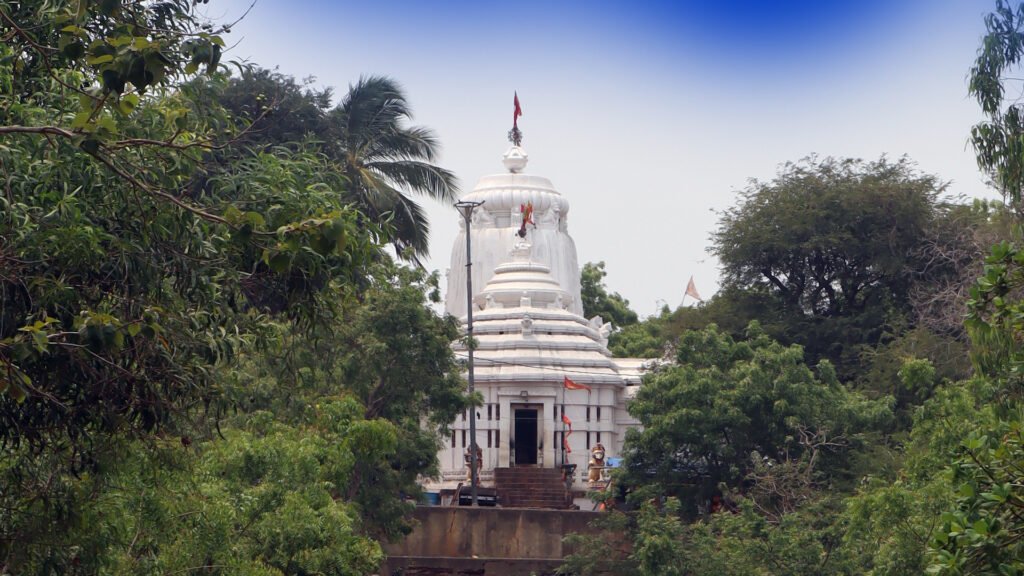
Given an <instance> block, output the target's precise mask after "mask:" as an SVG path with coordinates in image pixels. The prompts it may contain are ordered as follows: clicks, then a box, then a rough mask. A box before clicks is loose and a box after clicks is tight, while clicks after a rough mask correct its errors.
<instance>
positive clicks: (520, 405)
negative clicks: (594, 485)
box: [427, 146, 645, 491]
mask: <svg viewBox="0 0 1024 576" xmlns="http://www.w3.org/2000/svg"><path fill="white" fill-rule="evenodd" d="M504 164H505V168H506V170H507V171H506V172H504V173H501V174H494V175H491V176H484V177H483V178H481V179H480V180H479V182H478V183H477V185H476V187H475V188H474V190H473V191H472V192H471V193H470V194H467V195H466V196H465V197H464V198H463V200H465V201H474V202H483V204H482V205H481V206H479V207H478V208H476V210H475V211H474V214H473V218H472V222H471V226H470V228H471V234H472V237H471V241H472V252H471V253H472V256H473V266H472V274H473V292H474V294H473V304H474V312H473V331H474V336H475V338H476V341H477V343H478V345H477V348H476V350H475V366H476V369H475V371H474V373H475V381H476V390H477V391H478V392H479V393H480V394H481V395H482V396H483V399H484V405H483V406H481V407H479V408H477V410H476V412H477V420H476V429H477V432H476V438H477V445H478V446H479V447H480V449H481V451H482V454H483V458H482V467H481V468H482V470H481V473H480V485H481V486H484V487H488V486H492V485H493V481H494V470H495V469H496V468H512V467H540V468H558V469H561V468H562V464H563V458H564V463H568V464H576V465H577V467H578V468H577V470H578V472H577V474H576V480H575V484H574V485H573V489H574V490H579V491H583V490H586V489H587V481H586V477H587V465H588V460H589V458H590V450H591V448H592V447H593V446H595V445H597V444H599V443H600V444H602V445H603V446H604V447H605V449H606V452H607V454H608V456H611V457H616V456H619V454H620V453H621V450H622V443H623V440H624V437H625V431H626V429H627V428H629V427H632V426H636V421H635V420H633V419H632V418H631V417H630V416H629V414H628V413H627V412H626V409H625V405H626V401H627V399H628V398H630V397H632V395H633V394H634V393H635V391H636V390H637V387H638V386H639V384H640V372H641V370H642V367H643V366H644V363H645V360H642V359H622V358H612V355H611V353H610V352H609V351H608V348H607V344H608V336H609V332H610V329H611V327H610V325H608V324H605V323H604V322H603V321H602V320H601V319H600V318H599V317H598V318H594V319H590V320H588V319H586V318H584V317H583V316H582V313H583V309H582V305H581V299H580V269H579V263H578V261H577V258H576V245H575V243H574V242H573V240H572V237H570V236H569V231H568V226H567V221H568V220H567V219H568V215H569V202H568V201H567V200H566V199H565V198H564V197H563V196H562V195H561V194H559V193H558V191H556V190H555V188H554V186H553V185H552V184H551V181H550V180H548V179H547V178H544V177H541V176H532V175H528V174H524V173H523V170H524V169H525V168H526V164H527V155H526V152H525V151H524V150H523V149H522V148H521V147H519V146H513V147H512V148H511V149H509V151H508V152H507V153H506V154H505V158H504ZM527 203H532V206H533V210H534V212H533V221H534V222H535V224H534V225H528V226H527V227H526V236H525V238H520V237H519V235H518V234H517V231H518V230H519V229H520V226H521V223H522V213H521V207H522V206H523V205H526V204H527ZM461 225H462V231H461V232H460V233H459V235H458V237H457V238H456V240H455V244H454V246H453V249H452V258H451V268H450V270H449V273H448V291H447V303H446V307H447V311H448V312H449V313H451V314H453V315H456V316H458V317H460V318H461V319H462V322H463V326H465V323H466V319H467V318H466V305H467V298H466V262H465V255H466V237H465V234H466V229H465V224H464V222H463V223H461ZM454 348H455V353H456V355H457V356H459V357H460V358H465V357H466V355H467V350H466V347H465V343H463V342H457V343H455V344H454ZM566 377H568V378H570V379H571V380H572V381H573V382H575V383H578V384H582V385H586V386H589V387H590V391H587V390H570V389H566V388H565V387H564V385H563V384H564V381H565V378H566ZM563 406H564V411H565V415H566V416H567V417H568V418H569V420H570V421H571V426H572V432H571V434H569V435H568V439H567V444H568V447H569V448H570V451H568V452H566V451H564V450H563V449H562V446H563V441H562V438H563V434H567V433H568V426H566V425H565V424H564V423H563V419H562V407H563ZM468 436H469V419H468V413H464V414H463V415H462V416H461V417H459V418H458V419H457V420H456V422H455V424H454V425H453V427H452V433H451V437H450V438H448V439H447V441H446V442H445V446H444V448H443V449H442V451H441V453H440V454H439V459H440V464H441V469H442V476H441V479H440V482H436V481H435V482H431V483H429V484H428V486H427V487H428V489H430V490H438V489H440V490H445V489H449V490H450V489H453V488H455V486H456V485H457V484H458V483H460V482H465V480H466V476H467V468H466V465H465V462H464V456H465V455H466V453H467V449H468V447H469V446H470V439H469V438H468Z"/></svg>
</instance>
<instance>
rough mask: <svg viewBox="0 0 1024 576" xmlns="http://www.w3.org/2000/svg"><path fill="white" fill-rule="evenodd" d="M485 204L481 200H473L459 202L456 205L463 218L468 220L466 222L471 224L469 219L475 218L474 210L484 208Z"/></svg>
mask: <svg viewBox="0 0 1024 576" xmlns="http://www.w3.org/2000/svg"><path fill="white" fill-rule="evenodd" d="M483 203H484V201H483V200H480V201H479V202H474V201H472V200H459V201H458V202H456V203H455V208H456V209H458V211H459V213H460V214H462V217H463V218H465V219H466V222H469V219H470V218H471V217H472V216H473V210H476V209H477V207H479V206H482V205H483Z"/></svg>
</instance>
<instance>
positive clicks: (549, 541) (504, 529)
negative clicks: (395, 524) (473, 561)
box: [384, 506, 602, 560]
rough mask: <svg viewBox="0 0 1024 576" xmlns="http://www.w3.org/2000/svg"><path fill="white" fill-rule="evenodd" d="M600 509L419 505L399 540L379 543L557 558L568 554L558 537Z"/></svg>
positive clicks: (389, 547)
mask: <svg viewBox="0 0 1024 576" xmlns="http://www.w3.org/2000/svg"><path fill="white" fill-rule="evenodd" d="M601 514H602V513H601V512H581V511H577V510H536V509H527V508H472V507H467V506H461V507H455V506H420V507H418V508H417V509H416V512H415V518H416V520H417V521H418V522H419V525H418V526H416V528H414V529H413V531H412V533H411V534H409V535H408V536H406V537H405V539H403V540H402V541H400V542H395V543H391V544H385V546H384V549H385V552H386V553H387V554H388V556H411V557H436V558H473V557H479V558H492V559H493V558H518V559H546V560H560V559H562V558H564V557H565V556H567V555H568V554H571V553H572V549H571V547H569V546H568V545H567V544H565V543H564V542H563V541H562V539H563V538H564V537H565V536H567V535H569V534H572V533H574V532H588V531H590V529H589V528H588V524H589V523H590V522H591V521H592V520H594V519H596V518H597V517H598V516H600V515H601Z"/></svg>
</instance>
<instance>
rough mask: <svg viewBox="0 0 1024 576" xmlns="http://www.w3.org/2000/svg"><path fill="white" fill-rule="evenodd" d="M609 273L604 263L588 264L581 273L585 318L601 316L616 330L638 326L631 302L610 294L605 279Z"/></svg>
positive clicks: (617, 294)
mask: <svg viewBox="0 0 1024 576" xmlns="http://www.w3.org/2000/svg"><path fill="white" fill-rule="evenodd" d="M607 275H608V273H607V272H605V270H604V262H597V263H594V262H587V263H586V264H584V265H583V270H581V271H580V298H581V299H582V301H583V302H582V304H583V316H584V317H586V318H593V317H594V316H600V317H601V318H602V319H603V320H604V321H605V322H611V323H612V325H613V326H615V327H616V328H624V327H626V326H629V325H631V324H636V322H637V316H636V312H634V311H632V310H630V309H629V300H626V299H625V298H623V297H622V296H620V295H619V293H618V292H613V293H611V294H609V293H608V289H607V288H606V287H605V285H604V278H605V276H607Z"/></svg>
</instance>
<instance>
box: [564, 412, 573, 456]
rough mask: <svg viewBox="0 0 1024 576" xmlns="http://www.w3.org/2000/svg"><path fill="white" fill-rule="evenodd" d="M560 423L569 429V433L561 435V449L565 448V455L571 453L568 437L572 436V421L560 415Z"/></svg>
mask: <svg viewBox="0 0 1024 576" xmlns="http://www.w3.org/2000/svg"><path fill="white" fill-rule="evenodd" d="M564 409H565V408H563V410H564ZM562 422H563V423H565V425H566V426H568V427H569V431H568V432H566V433H564V434H562V448H565V452H566V453H570V452H572V448H569V435H570V434H572V420H569V417H568V416H566V415H565V414H562Z"/></svg>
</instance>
